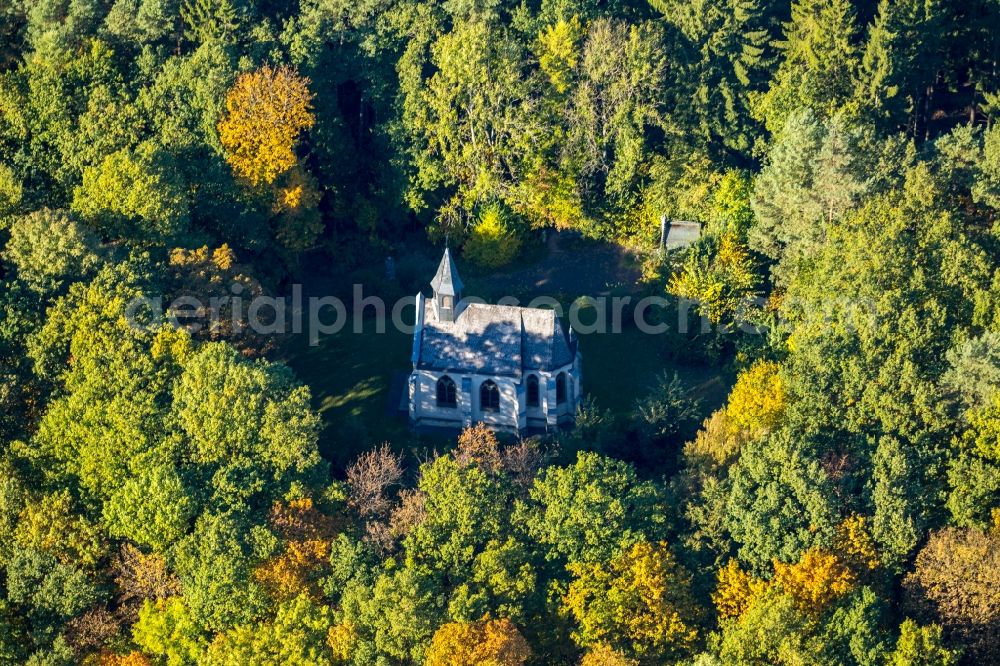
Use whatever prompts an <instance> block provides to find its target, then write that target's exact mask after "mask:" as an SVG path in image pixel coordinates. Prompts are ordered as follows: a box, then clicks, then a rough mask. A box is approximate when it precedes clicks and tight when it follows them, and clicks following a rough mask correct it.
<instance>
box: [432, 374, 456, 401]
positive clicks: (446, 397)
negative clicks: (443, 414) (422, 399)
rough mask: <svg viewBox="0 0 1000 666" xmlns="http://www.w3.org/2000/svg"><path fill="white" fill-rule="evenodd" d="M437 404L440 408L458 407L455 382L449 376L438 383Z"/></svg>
mask: <svg viewBox="0 0 1000 666" xmlns="http://www.w3.org/2000/svg"><path fill="white" fill-rule="evenodd" d="M437 404H438V407H457V406H458V399H457V396H456V394H455V382H454V381H452V379H451V377H449V376H448V375H445V376H444V377H442V378H441V379H439V380H438V382H437Z"/></svg>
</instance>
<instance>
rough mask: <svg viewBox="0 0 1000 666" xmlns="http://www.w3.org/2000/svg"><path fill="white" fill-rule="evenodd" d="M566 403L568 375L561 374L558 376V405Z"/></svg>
mask: <svg viewBox="0 0 1000 666" xmlns="http://www.w3.org/2000/svg"><path fill="white" fill-rule="evenodd" d="M564 402H566V373H565V372H560V373H559V374H558V375H557V376H556V403H557V404H560V405H561V404H562V403H564Z"/></svg>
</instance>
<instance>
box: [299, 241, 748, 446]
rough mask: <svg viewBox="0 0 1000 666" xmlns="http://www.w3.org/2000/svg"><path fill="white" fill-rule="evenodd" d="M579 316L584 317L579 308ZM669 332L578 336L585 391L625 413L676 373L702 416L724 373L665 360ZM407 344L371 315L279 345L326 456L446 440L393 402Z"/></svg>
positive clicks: (718, 399) (719, 394) (726, 382)
mask: <svg viewBox="0 0 1000 666" xmlns="http://www.w3.org/2000/svg"><path fill="white" fill-rule="evenodd" d="M607 254H608V248H606V247H598V248H597V249H596V250H595V256H601V257H602V258H603V259H604V263H606V264H610V263H611V262H610V261H608V260H607V257H606V255H607ZM580 259H581V258H577V259H576V260H577V261H579V260H580ZM582 260H583V262H586V261H587V259H586V258H582ZM539 265H542V264H541V262H540V264H539ZM577 268H578V269H579V270H583V269H580V267H579V266H577ZM592 268H596V266H592ZM611 270H613V269H611ZM591 272H592V273H597V272H600V271H598V270H592V271H591ZM558 274H560V277H561V279H562V281H564V282H565V281H567V280H569V281H570V283H572V282H571V278H567V276H566V275H565V274H564V273H563V272H561V271H560V272H558ZM428 279H429V276H428ZM483 279H484V278H481V277H480V278H478V280H483ZM589 280H590V282H594V283H597V282H601V278H600V276H595V275H590V276H589ZM476 281H477V278H473V279H472V280H470V282H473V283H475V282H476ZM595 281H596V282H595ZM528 282H531V281H530V280H529V281H528ZM564 296H565V295H564ZM581 318H582V319H583V320H585V321H586V320H587V319H588V317H587V316H586V314H583V315H582V316H581ZM670 335H672V334H670V333H666V334H663V335H650V334H645V333H642V332H641V331H639V330H637V329H635V328H633V327H629V326H626V327H625V328H624V330H623V331H621V332H620V333H592V334H589V335H580V336H579V339H580V349H581V351H582V353H583V388H584V391H585V392H586V393H588V394H589V395H592V396H593V397H594V399H595V401H596V403H597V405H598V406H599V407H601V408H604V409H610V410H612V411H613V412H615V413H619V414H624V413H627V412H630V411H631V410H632V409H633V408H634V406H635V403H636V401H637V400H638V399H639V398H641V397H642V396H644V395H646V394H647V392H648V391H649V388H650V386H651V385H652V384H653V383H654V382H655V381H656V379H657V377H658V375H660V374H661V373H663V372H666V373H668V374H670V375H672V374H673V373H675V372H676V373H677V375H678V376H679V377H680V379H681V381H682V382H684V384H685V385H686V386H687V387H688V388H689V389H690V391H691V393H692V394H693V395H694V396H696V397H698V398H700V399H701V401H702V406H703V410H704V411H705V413H706V415H707V413H708V412H709V411H711V409H714V408H716V407H717V406H719V405H720V404H721V403H722V402H723V401H724V399H725V396H726V393H727V392H728V388H729V386H730V385H731V377H728V376H727V375H725V374H722V373H720V371H719V369H718V368H712V367H705V366H698V365H689V364H678V363H675V362H673V361H671V360H670V356H669V354H668V353H667V349H668V348H670V347H676V340H671V339H670V338H669V337H666V336H670ZM411 346H412V336H411V335H409V334H407V333H401V332H399V331H396V330H394V328H393V327H392V325H391V324H390V325H388V326H387V330H386V331H385V332H384V333H377V332H376V331H375V326H374V321H373V320H367V321H366V322H365V330H364V332H362V333H355V332H353V330H352V329H351V325H350V324H348V326H345V328H344V330H342V331H341V332H340V333H337V334H334V335H327V336H324V337H322V338H321V339H320V341H319V344H318V345H315V346H310V345H309V343H308V337H307V336H306V335H301V336H298V337H297V338H295V339H293V340H291V341H289V343H288V344H287V345H286V347H285V349H286V354H285V357H286V360H287V362H288V364H289V365H290V366H291V367H292V368H293V369H294V370H295V372H296V374H297V375H298V376H299V377H300V378H301V379H302V381H304V382H305V383H307V384H308V385H309V386H310V387H311V389H312V394H313V401H314V405H315V406H316V408H317V409H318V410H319V412H320V414H321V415H322V417H323V420H324V423H325V426H326V427H325V429H324V431H323V434H322V436H321V439H320V449H321V451H322V453H323V455H324V456H325V457H326V458H327V459H329V460H331V461H333V462H334V463H335V464H337V465H340V466H343V465H345V464H346V463H348V462H349V461H350V460H351V459H353V458H354V457H355V456H356V455H357V454H358V453H359V452H361V451H363V450H365V449H367V448H369V447H371V446H372V445H374V444H377V443H380V442H383V441H388V442H391V443H392V444H393V446H395V447H396V448H397V449H401V450H402V449H406V448H408V447H414V446H422V447H426V448H432V447H438V448H440V446H441V445H442V444H446V443H447V442H444V441H443V440H440V438H438V439H436V440H435V439H433V438H428V437H418V436H416V435H414V434H413V433H411V432H410V430H409V429H408V427H407V423H406V419H405V416H403V415H401V414H400V413H399V412H398V410H397V407H398V403H396V401H397V400H398V398H399V396H400V395H401V392H403V391H405V376H406V374H408V373H409V371H410V367H411V366H410V351H411ZM390 403H394V404H390Z"/></svg>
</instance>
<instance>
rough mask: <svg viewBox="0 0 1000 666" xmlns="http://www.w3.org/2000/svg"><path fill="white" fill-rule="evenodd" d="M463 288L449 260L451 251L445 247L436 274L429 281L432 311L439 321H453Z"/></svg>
mask: <svg viewBox="0 0 1000 666" xmlns="http://www.w3.org/2000/svg"><path fill="white" fill-rule="evenodd" d="M463 286H464V285H463V284H462V278H460V277H458V269H457V268H456V267H455V261H454V260H453V259H452V258H451V250H449V249H448V248H447V247H446V248H445V249H444V256H443V257H441V263H440V264H439V265H438V269H437V273H436V274H435V275H434V279H433V280H431V289H433V290H434V311H435V312H436V313H437V316H438V320H439V321H447V322H453V321H455V318H456V316H457V309H458V302H459V301H461V300H462V287H463Z"/></svg>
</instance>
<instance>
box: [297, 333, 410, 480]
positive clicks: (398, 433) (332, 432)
mask: <svg viewBox="0 0 1000 666" xmlns="http://www.w3.org/2000/svg"><path fill="white" fill-rule="evenodd" d="M374 328H375V327H374V322H373V321H371V320H369V321H366V322H365V332H363V333H354V332H353V330H350V327H349V326H345V327H344V330H342V331H341V332H340V333H337V334H335V335H327V336H322V337H321V338H320V340H319V344H318V345H316V346H310V345H309V343H308V339H307V336H306V335H302V336H299V337H298V338H296V339H294V340H292V341H291V342H290V343H289V345H288V347H287V362H288V364H289V365H290V366H291V367H292V369H293V370H295V373H296V374H297V375H298V377H299V378H300V379H301V380H302V381H303V382H305V383H306V384H308V385H309V387H310V388H311V389H312V395H313V404H314V405H315V407H316V409H317V410H318V411H319V413H320V415H321V416H322V417H323V421H324V423H325V426H326V427H325V429H324V431H323V434H322V435H321V437H320V450H321V452H322V453H323V455H324V456H325V457H326V458H327V459H329V460H332V461H334V462H337V463H341V464H343V463H345V462H346V461H348V460H350V459H351V458H353V457H354V456H355V455H356V454H357V453H358V452H360V451H363V450H365V449H366V448H368V447H370V446H371V445H372V444H375V443H378V442H382V441H391V442H393V443H394V444H397V445H403V444H404V443H405V442H407V441H408V440H409V439H410V433H409V430H408V429H407V427H406V421H405V419H402V418H398V417H397V416H396V414H395V411H394V406H393V405H390V388H391V387H392V381H393V375H394V374H396V375H398V374H399V373H407V372H409V370H410V367H411V366H410V347H411V344H412V337H411V336H410V335H409V334H405V333H400V332H399V331H396V330H395V329H394V328H393V327H392V326H391V325H389V326H387V327H386V331H385V332H384V333H377V332H375V330H374Z"/></svg>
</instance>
